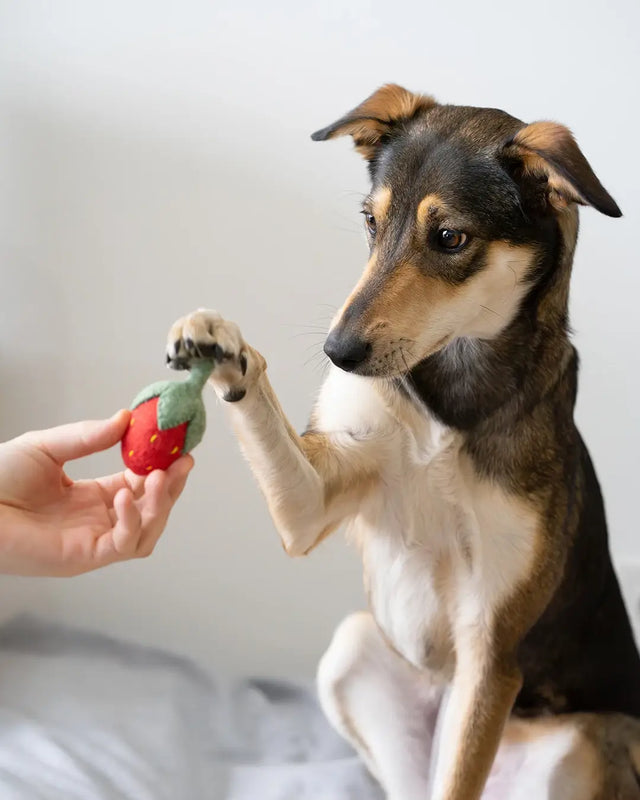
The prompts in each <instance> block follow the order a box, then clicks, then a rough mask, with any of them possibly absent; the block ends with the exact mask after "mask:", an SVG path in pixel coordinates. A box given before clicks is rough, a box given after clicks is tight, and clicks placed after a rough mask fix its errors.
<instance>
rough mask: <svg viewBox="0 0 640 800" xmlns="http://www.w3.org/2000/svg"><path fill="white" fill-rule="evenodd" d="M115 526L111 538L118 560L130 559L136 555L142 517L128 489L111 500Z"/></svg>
mask: <svg viewBox="0 0 640 800" xmlns="http://www.w3.org/2000/svg"><path fill="white" fill-rule="evenodd" d="M113 510H114V511H115V514H116V524H115V525H114V526H113V531H112V532H111V537H112V540H113V547H114V550H115V552H116V553H117V555H118V558H131V557H133V556H134V555H135V554H136V551H137V549H138V545H139V543H140V537H141V534H142V517H141V515H140V511H139V509H138V508H137V506H136V504H135V502H134V499H133V494H132V493H131V491H130V490H129V489H121V490H120V491H119V492H118V493H117V494H116V496H115V497H114V498H113Z"/></svg>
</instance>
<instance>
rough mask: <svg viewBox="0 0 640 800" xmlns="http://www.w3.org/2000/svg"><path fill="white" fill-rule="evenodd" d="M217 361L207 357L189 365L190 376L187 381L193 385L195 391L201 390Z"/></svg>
mask: <svg viewBox="0 0 640 800" xmlns="http://www.w3.org/2000/svg"><path fill="white" fill-rule="evenodd" d="M215 365H216V362H215V361H214V359H212V358H205V359H202V360H201V361H194V362H193V364H192V365H191V366H190V367H189V377H188V378H187V381H186V383H188V384H189V386H190V387H193V388H194V390H195V391H197V392H201V391H202V389H203V387H204V385H205V383H206V382H207V381H208V380H209V376H210V375H211V373H212V372H213V368H214V367H215Z"/></svg>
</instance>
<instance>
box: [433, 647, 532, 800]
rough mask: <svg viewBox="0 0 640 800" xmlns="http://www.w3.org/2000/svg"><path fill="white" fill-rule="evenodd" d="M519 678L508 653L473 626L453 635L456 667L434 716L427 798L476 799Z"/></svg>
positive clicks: (447, 799) (436, 799)
mask: <svg viewBox="0 0 640 800" xmlns="http://www.w3.org/2000/svg"><path fill="white" fill-rule="evenodd" d="M521 685H522V678H521V675H520V671H519V669H518V666H517V664H516V660H515V657H514V656H512V655H511V654H505V653H501V652H499V651H498V650H497V648H496V646H495V644H492V643H489V642H487V641H486V640H485V639H484V638H483V637H481V635H480V633H479V632H478V631H471V632H469V635H467V636H465V637H464V638H462V639H458V640H457V641H456V669H455V674H454V679H453V682H452V685H451V689H450V691H449V695H448V698H447V700H446V702H445V703H444V705H443V710H442V716H441V718H440V719H439V721H438V731H437V756H436V769H435V772H434V773H432V774H433V783H432V787H433V788H432V793H431V798H432V800H479V798H480V796H481V795H482V790H483V788H484V785H485V783H486V780H487V777H488V775H489V772H490V770H491V765H492V764H493V760H494V758H495V755H496V752H497V750H498V745H499V743H500V739H501V737H502V733H503V729H504V726H505V724H506V722H507V720H508V718H509V714H510V712H511V709H512V707H513V703H514V701H515V699H516V696H517V694H518V692H519V691H520V687H521Z"/></svg>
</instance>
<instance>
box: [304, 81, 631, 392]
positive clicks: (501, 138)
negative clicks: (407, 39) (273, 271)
mask: <svg viewBox="0 0 640 800" xmlns="http://www.w3.org/2000/svg"><path fill="white" fill-rule="evenodd" d="M345 134H349V135H351V136H352V137H353V140H354V143H355V146H356V149H357V150H358V152H360V153H361V154H362V155H363V156H364V158H365V159H366V160H367V161H368V162H369V171H370V175H371V182H372V187H371V192H370V193H369V195H368V197H367V198H366V200H365V201H364V203H363V209H362V211H363V214H364V221H365V227H366V231H367V236H368V239H369V246H370V257H369V262H368V264H367V266H366V269H365V271H364V274H363V275H362V277H361V279H360V281H359V282H358V284H357V285H356V287H355V288H354V290H353V292H352V293H351V295H350V296H349V297H348V299H347V301H346V302H345V304H344V306H343V307H342V309H341V311H340V312H339V314H338V315H337V317H336V319H335V320H334V322H333V325H332V327H331V331H330V333H329V336H328V338H327V341H326V344H325V352H326V353H327V355H328V356H329V357H330V358H331V360H332V361H333V362H334V363H335V364H336V365H337V366H339V367H341V368H342V369H345V370H348V371H352V372H357V373H358V374H361V375H370V376H386V377H392V376H398V375H402V374H405V373H407V372H409V371H410V370H411V369H412V368H413V367H414V366H415V365H416V364H418V363H420V362H421V361H423V360H424V359H425V358H427V357H428V356H430V355H432V354H434V353H436V352H438V351H439V350H441V349H442V348H444V347H445V346H446V345H447V344H448V343H449V342H451V341H452V340H454V339H457V338H460V337H464V338H470V339H473V338H479V339H493V338H495V337H497V336H498V335H499V334H500V333H501V332H502V331H503V330H504V329H505V328H506V327H507V326H508V325H509V323H510V322H511V321H512V320H513V319H514V317H515V315H516V314H517V313H518V310H519V308H520V306H521V304H522V302H523V299H524V297H525V296H526V295H527V294H528V293H529V292H530V291H531V290H532V288H533V287H534V286H535V285H536V283H537V282H538V281H539V280H540V279H541V277H542V275H543V274H544V272H545V269H546V268H547V267H546V266H545V265H548V263H549V254H550V253H551V252H552V251H555V252H557V251H558V249H559V248H561V247H562V246H563V242H562V241H561V240H562V233H561V231H562V229H563V226H562V224H561V222H562V218H563V217H564V218H565V219H566V218H567V217H570V216H572V215H575V204H576V203H579V204H587V205H591V206H594V207H595V208H597V209H598V210H599V211H601V212H602V213H604V214H608V215H609V216H612V217H617V216H620V210H619V208H618V206H617V205H616V203H615V202H614V200H613V199H612V198H611V196H610V195H609V194H608V193H607V192H606V190H605V189H604V187H603V186H602V185H601V183H600V181H599V180H598V178H597V177H596V175H595V174H594V173H593V170H592V169H591V167H590V166H589V164H588V162H587V160H586V159H585V157H584V156H583V155H582V153H581V151H580V149H579V148H578V146H577V144H576V142H575V140H574V139H573V137H572V135H571V133H570V132H569V130H568V129H567V128H565V127H563V126H562V125H558V124H556V123H553V122H534V123H533V124H531V125H525V124H524V123H523V122H521V121H520V120H517V119H515V118H514V117H511V116H510V115H509V114H506V113H505V112H503V111H498V110H496V109H488V108H468V107H463V106H445V105H439V104H438V103H436V102H435V100H433V99H432V98H431V97H427V96H424V95H416V94H412V93H411V92H409V91H407V90H406V89H403V88H401V87H400V86H395V85H388V86H384V87H382V88H381V89H379V90H378V91H377V92H375V93H374V94H373V95H371V97H369V98H368V99H367V100H365V101H364V102H363V103H362V104H361V105H359V106H358V107H357V108H355V109H354V110H353V111H351V112H349V113H348V114H346V115H345V116H344V117H342V118H341V119H339V120H338V121H337V122H334V123H333V124H332V125H329V126H328V127H326V128H323V129H322V130H320V131H317V132H316V133H314V134H313V136H312V138H313V139H314V140H319V141H324V140H326V139H332V138H334V137H336V136H343V135H345ZM574 230H575V227H574ZM565 244H566V243H565Z"/></svg>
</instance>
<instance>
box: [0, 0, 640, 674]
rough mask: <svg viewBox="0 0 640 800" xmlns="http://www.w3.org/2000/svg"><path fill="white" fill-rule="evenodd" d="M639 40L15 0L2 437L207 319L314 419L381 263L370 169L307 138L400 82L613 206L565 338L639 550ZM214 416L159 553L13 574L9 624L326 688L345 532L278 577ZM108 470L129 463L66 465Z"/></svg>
mask: <svg viewBox="0 0 640 800" xmlns="http://www.w3.org/2000/svg"><path fill="white" fill-rule="evenodd" d="M639 29H640V4H638V3H637V0H626V1H625V0H617V2H616V1H614V2H607V3H605V2H584V0H575V1H574V2H562V1H561V0H560V2H559V1H558V0H555V1H554V2H535V3H531V4H526V5H523V4H514V3H513V2H512V0H509V2H504V1H502V2H493V3H480V2H476V1H475V0H467V2H449V3H442V2H439V3H434V2H429V1H428V0H425V1H424V2H419V3H418V2H415V3H408V2H401V1H399V0H396V2H393V3H389V2H376V1H374V0H370V1H369V2H367V0H350V1H349V2H348V3H341V2H337V0H329V1H327V0H325V1H324V2H317V3H312V2H309V3H303V2H300V0H287V1H286V2H282V1H281V2H274V3H266V2H265V3H262V2H257V0H253V2H244V3H240V2H237V1H235V0H218V2H207V3H204V2H203V3H195V2H179V3H178V2H173V3H163V2H158V0H154V1H153V2H135V0H126V2H123V1H122V0H110V2H108V3H105V2H92V1H90V0H84V2H80V1H78V2H64V0H58V1H57V2H55V3H51V2H31V0H15V2H7V0H4V1H2V2H0V259H1V264H2V284H1V288H0V342H1V344H0V354H1V355H0V380H1V382H2V394H1V396H0V405H1V414H0V438H8V437H10V436H12V435H15V434H17V433H19V432H21V431H23V430H25V429H28V428H34V427H45V426H49V425H54V424H57V423H61V422H64V421H70V420H74V419H79V418H85V417H95V416H103V415H109V414H111V413H112V412H113V411H114V410H115V409H116V408H118V407H120V406H122V405H126V404H128V402H129V401H130V399H131V397H132V396H133V395H134V394H135V393H136V392H137V390H138V389H139V388H141V387H142V386H143V385H144V384H146V383H148V382H150V381H152V380H158V379H160V378H162V377H164V375H165V373H164V370H163V345H164V337H165V332H166V329H167V327H168V325H169V324H170V323H171V322H172V321H173V319H174V318H175V317H177V316H179V315H181V314H183V313H184V312H187V311H189V310H191V309H192V308H195V307H197V306H201V305H205V306H211V307H215V308H217V309H218V310H220V311H221V312H222V313H223V314H225V315H226V316H228V317H230V318H232V319H234V320H236V321H237V322H239V323H240V325H241V327H242V328H243V330H244V333H245V335H246V337H247V338H248V340H249V341H250V342H251V343H253V344H255V345H256V346H257V347H258V348H259V349H260V350H261V351H262V352H263V353H264V354H265V356H266V357H267V359H268V361H269V365H270V375H271V378H272V381H273V384H274V386H275V388H276V390H277V391H278V392H279V394H280V396H281V399H282V401H283V404H284V407H285V409H286V410H287V411H288V413H289V414H290V416H291V419H292V421H293V422H294V424H295V425H296V426H297V427H298V428H301V427H303V426H304V424H305V421H306V417H307V412H308V410H309V408H310V405H311V403H312V400H313V397H314V393H315V390H316V388H317V385H318V383H319V381H320V378H321V373H322V369H321V367H322V361H321V359H320V358H319V357H317V358H316V357H314V354H317V353H319V352H320V349H321V344H322V333H321V332H322V330H324V328H325V327H326V325H327V322H328V320H329V318H330V316H331V309H332V307H335V306H337V305H338V304H340V302H341V301H342V299H343V298H344V296H345V294H346V292H347V290H348V289H349V288H350V287H351V285H352V284H353V283H354V282H355V280H356V278H357V276H358V273H359V270H360V269H361V267H362V266H363V264H364V261H365V257H366V249H365V245H364V238H363V235H362V233H361V220H360V218H359V216H358V213H357V212H358V206H359V201H360V198H361V195H362V193H363V192H364V191H366V171H365V168H364V166H363V164H362V163H361V162H360V160H359V158H358V157H357V156H356V155H354V154H353V153H351V151H350V150H351V148H350V145H349V143H348V142H347V141H346V140H343V141H340V142H336V143H329V144H322V145H321V144H313V143H312V142H311V141H310V140H309V134H310V133H311V132H312V131H313V130H315V129H316V128H319V127H321V126H323V125H325V124H327V123H329V122H331V121H333V120H334V119H335V118H336V117H338V116H339V115H341V114H342V113H343V112H344V111H346V110H347V109H349V108H350V107H352V106H354V105H355V104H356V103H357V102H359V101H360V100H362V99H363V98H364V97H365V96H366V95H368V94H369V93H370V92H371V91H372V90H373V89H375V88H376V87H377V86H378V85H379V84H381V83H384V82H388V81H395V82H399V83H403V84H405V85H406V86H407V87H408V88H412V89H414V90H418V91H427V92H431V93H433V94H435V95H436V97H437V98H439V99H441V100H443V101H450V102H455V103H467V104H472V105H490V106H497V107H501V108H504V109H506V110H508V111H510V112H511V113H513V114H515V115H516V116H519V117H521V118H523V119H525V120H528V121H531V120H534V119H540V118H551V119H557V120H559V121H562V122H565V123H566V124H568V125H569V126H570V127H572V128H573V130H574V131H575V133H576V135H577V137H578V140H579V142H580V144H581V145H582V148H583V150H584V152H585V153H586V155H587V157H588V158H589V159H590V161H591V163H592V164H593V166H594V168H595V170H596V171H597V173H598V174H599V176H600V177H601V178H602V180H603V182H604V184H605V186H606V187H607V188H608V189H609V190H610V191H611V193H612V194H613V196H614V197H615V199H616V200H617V201H618V203H619V204H620V206H621V208H622V209H623V211H624V213H625V217H624V218H623V219H622V220H610V219H607V218H605V217H601V216H600V215H599V214H597V213H596V212H595V211H592V210H586V211H584V212H583V214H582V237H581V243H580V246H579V250H578V255H577V264H576V270H575V280H574V287H573V303H572V320H573V325H574V327H575V331H576V335H575V340H576V342H577V345H578V347H579V349H580V352H581V355H582V380H581V391H580V398H579V404H578V418H579V421H580V424H581V426H582V429H583V433H584V434H585V436H586V439H587V441H588V443H589V445H590V448H591V451H592V454H593V455H594V457H595V461H596V464H597V467H598V470H599V474H600V477H601V480H602V483H603V485H604V490H605V495H606V498H607V505H608V513H609V519H610V524H611V530H612V538H613V547H614V552H615V555H616V559H617V560H618V561H620V562H624V561H628V560H630V559H631V560H632V559H634V558H638V557H640V539H639V537H638V522H637V507H638V453H639V452H640V431H639V426H638V410H637V403H638V390H639V388H640V379H639V374H638V368H639V366H640V365H639V364H638V358H637V346H638V341H639V339H640V314H639V313H638V297H639V296H640V269H639V267H638V258H637V248H638V238H637V230H638V227H639V223H640V200H639V199H638V194H639V193H638V184H639V178H640V175H639V169H638V160H637V135H638V130H640V112H639V110H638V108H639V104H638V99H637V85H638V78H639V77H640V69H639V68H640V55H639V52H640V51H639V48H638V43H637V42H638V38H637V36H638V30H639ZM309 359H311V360H309ZM208 406H209V429H208V431H207V436H206V441H205V443H204V444H203V445H202V446H201V447H200V449H199V450H198V451H197V454H196V460H197V469H196V470H195V472H194V473H193V475H192V478H191V480H190V483H189V486H188V488H187V490H186V492H185V495H184V499H183V501H182V502H181V504H180V505H179V507H178V508H176V511H175V514H174V515H173V518H172V520H171V524H170V527H169V529H168V531H167V533H166V535H165V536H164V538H163V539H162V541H161V543H160V545H159V546H158V548H157V550H156V552H155V553H154V555H153V557H152V558H151V559H150V560H146V561H141V562H136V563H129V564H125V565H121V566H117V567H114V568H110V569H108V570H105V571H102V572H100V573H96V574H92V575H88V576H86V577H82V578H77V579H73V580H29V579H14V578H3V579H0V609H1V614H2V615H3V616H9V615H10V614H13V613H15V612H16V611H20V610H30V611H34V612H37V613H40V614H44V615H47V616H50V617H52V618H56V619H59V620H67V621H71V622H73V623H80V624H82V625H86V626H90V627H92V628H99V629H102V630H106V631H110V632H113V633H115V634H118V635H122V636H126V637H129V638H131V639H134V640H137V641H142V642H150V643H155V644H161V645H165V646H167V647H169V648H171V649H175V650H179V651H182V652H185V653H188V654H190V655H192V656H194V657H195V658H197V659H198V660H200V661H201V662H204V663H205V664H207V665H208V666H211V667H216V668H219V669H221V670H224V671H226V672H250V673H263V674H264V673H271V674H274V673H280V674H283V673H284V674H289V675H293V674H310V673H311V671H312V670H313V666H314V664H315V662H316V661H317V659H318V657H319V655H320V654H321V652H322V650H323V648H324V647H325V646H326V643H327V641H328V639H329V636H330V634H331V631H332V629H333V627H334V626H335V624H336V623H337V622H338V621H339V619H340V618H341V617H342V616H343V615H344V614H346V613H347V612H349V611H350V610H352V609H354V608H357V607H359V606H360V605H361V604H362V594H361V589H360V570H359V566H358V563H357V559H356V556H355V554H354V553H353V552H352V551H351V550H349V549H348V548H347V547H346V545H345V544H344V543H343V542H342V540H341V536H337V537H335V538H334V540H332V541H330V542H328V543H327V544H326V545H324V546H323V547H322V548H320V550H319V551H317V552H315V553H314V554H313V556H312V557H311V558H309V559H306V560H300V561H289V560H287V558H286V557H285V555H284V553H283V551H282V549H281V547H280V546H279V543H278V540H277V536H276V534H275V532H274V530H273V527H272V525H271V523H270V521H269V518H268V516H267V513H266V510H265V505H264V503H263V501H262V498H261V497H260V495H259V493H258V491H257V489H256V487H255V485H254V483H253V480H252V478H251V476H250V474H249V470H248V468H247V467H246V465H245V464H244V462H243V461H242V459H241V457H240V455H239V453H238V450H237V448H236V445H235V442H234V441H233V440H232V437H231V435H230V433H229V432H228V430H227V427H226V424H225V420H224V414H223V413H222V410H221V409H219V408H217V407H216V403H215V401H214V399H213V398H212V397H210V398H209V400H208ZM119 463H120V462H119V454H118V453H117V452H116V451H113V452H111V453H109V454H107V455H105V456H102V457H99V458H95V459H93V461H92V463H88V464H84V465H82V466H81V467H80V468H79V469H77V468H76V469H75V470H74V474H75V475H79V474H85V475H88V474H91V473H94V472H97V471H98V470H100V471H103V470H109V471H111V470H113V469H117V468H118V466H119ZM634 591H635V589H634Z"/></svg>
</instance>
